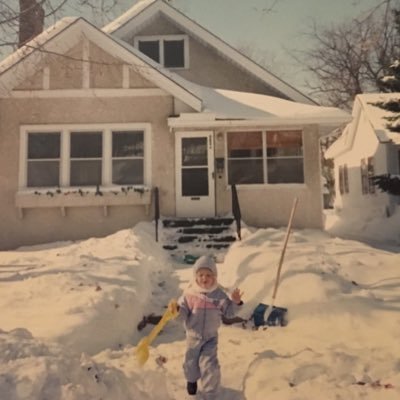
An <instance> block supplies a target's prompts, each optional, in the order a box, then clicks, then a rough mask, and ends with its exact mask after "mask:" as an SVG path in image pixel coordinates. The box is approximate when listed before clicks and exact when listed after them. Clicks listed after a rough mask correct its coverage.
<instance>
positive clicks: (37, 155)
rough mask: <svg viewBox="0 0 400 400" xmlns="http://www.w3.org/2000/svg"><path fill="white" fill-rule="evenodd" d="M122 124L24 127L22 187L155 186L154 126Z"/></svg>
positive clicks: (22, 139) (22, 132) (22, 131)
mask: <svg viewBox="0 0 400 400" xmlns="http://www.w3.org/2000/svg"><path fill="white" fill-rule="evenodd" d="M117 125H119V126H121V128H119V127H117V126H116V125H114V126H107V124H106V126H103V127H102V126H93V127H91V126H89V125H86V126H83V127H79V128H78V129H76V128H73V127H72V126H71V125H69V126H61V127H59V129H57V130H55V129H53V130H50V129H49V131H47V132H46V131H43V130H40V131H39V129H40V128H36V127H34V126H29V127H24V128H22V129H21V134H22V136H21V141H22V142H21V143H22V152H21V174H20V185H19V186H20V188H51V187H52V188H54V187H90V186H91V187H97V186H103V187H107V186H109V187H114V186H119V185H120V186H122V185H128V186H135V185H136V186H138V185H139V186H144V185H146V186H147V185H150V164H151V163H150V148H149V144H150V140H149V135H150V126H149V125H148V124H117ZM130 127H131V128H130ZM24 149H26V150H24Z"/></svg>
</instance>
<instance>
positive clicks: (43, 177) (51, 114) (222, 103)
mask: <svg viewBox="0 0 400 400" xmlns="http://www.w3.org/2000/svg"><path fill="white" fill-rule="evenodd" d="M349 117H350V116H349V115H348V114H347V113H345V112H343V111H340V110H338V109H335V108H328V107H320V106H318V105H317V104H315V103H314V102H313V101H312V100H311V99H310V98H308V97H307V96H305V95H303V94H302V93H300V92H299V91H298V90H296V89H295V88H293V87H292V86H290V85H288V84H287V83H285V82H283V81H282V80H280V79H278V78H277V77H276V76H274V75H273V74H271V73H269V72H268V71H266V70H265V69H264V68H262V67H260V66H259V65H257V64H256V63H254V62H253V61H251V60H250V59H249V58H247V57H246V56H244V55H242V54H240V53H239V52H238V51H237V50H236V49H234V48H233V47H231V46H229V45H228V44H227V43H225V42H224V41H223V40H221V39H219V38H217V37H216V36H215V35H214V34H212V33H211V32H209V31H207V30H206V29H204V28H203V27H201V26H200V25H198V24H197V23H196V22H194V21H193V20H191V19H189V18H188V17H186V16H185V15H183V14H182V13H181V12H179V11H178V10H176V9H175V8H173V7H172V6H171V5H170V4H168V3H166V2H164V1H163V0H143V1H140V2H138V3H136V4H135V5H134V6H133V7H132V8H131V9H130V10H128V11H127V12H126V13H125V14H123V15H122V16H121V17H119V18H117V19H116V20H115V21H113V22H112V23H110V24H109V25H107V26H105V27H104V28H103V29H98V28H97V27H95V26H94V25H92V24H91V23H89V22H88V21H86V20H85V19H84V18H64V19H62V20H60V21H58V22H57V23H56V24H55V25H54V26H52V27H50V28H48V29H47V30H46V31H44V32H43V33H41V34H40V35H39V36H37V37H36V38H35V39H34V40H32V41H31V42H29V43H28V44H27V45H25V46H24V47H21V48H20V49H19V50H17V51H16V52H15V53H13V54H11V55H10V56H9V57H8V58H6V59H5V60H3V62H2V63H1V64H0V171H1V172H0V183H1V186H0V187H1V190H0V205H1V209H2V213H1V216H0V226H1V229H0V248H2V249H10V248H14V247H16V246H20V245H31V244H36V243H45V242H49V241H59V240H78V239H82V238H87V237H92V236H103V235H107V234H109V233H112V232H114V231H116V230H119V229H123V228H127V227H131V226H133V225H134V224H135V223H137V222H139V221H142V220H152V218H153V215H154V214H153V213H154V196H153V195H152V193H153V189H154V188H155V187H157V188H158V189H159V200H160V209H161V214H162V215H163V216H169V217H200V216H224V215H227V214H229V213H231V186H230V185H231V184H233V183H235V184H236V185H237V189H238V194H239V199H240V205H241V210H242V218H243V220H244V221H245V222H246V223H248V224H251V225H255V226H282V225H286V223H287V219H288V215H289V213H290V208H291V205H292V202H293V198H294V197H296V196H297V197H298V198H299V204H300V210H299V212H298V213H297V215H296V218H295V220H294V226H296V227H310V228H320V227H321V226H322V194H321V182H320V179H321V178H320V175H321V174H320V150H319V138H320V137H321V136H322V135H325V134H327V133H329V132H330V131H331V130H332V129H335V128H337V127H338V126H341V125H342V124H344V123H347V122H348V121H349Z"/></svg>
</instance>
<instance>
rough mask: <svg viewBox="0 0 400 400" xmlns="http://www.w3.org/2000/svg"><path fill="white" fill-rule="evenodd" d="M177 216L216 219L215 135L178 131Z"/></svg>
mask: <svg viewBox="0 0 400 400" xmlns="http://www.w3.org/2000/svg"><path fill="white" fill-rule="evenodd" d="M175 139H176V149H175V150H176V215H177V217H213V216H215V187H214V147H213V133H212V132H177V133H176V136H175Z"/></svg>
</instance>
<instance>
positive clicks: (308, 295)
mask: <svg viewBox="0 0 400 400" xmlns="http://www.w3.org/2000/svg"><path fill="white" fill-rule="evenodd" d="M298 210H299V209H298ZM392 218H393V221H394V225H396V224H397V227H398V226H399V223H400V213H398V214H397V215H395V216H393V217H392ZM326 220H327V225H326V227H327V230H326V231H320V230H310V229H304V230H297V229H295V230H292V232H291V235H290V236H289V240H288V246H287V249H286V253H285V257H284V261H283V264H282V273H281V279H280V282H279V286H278V292H277V295H276V299H275V303H274V304H275V305H277V306H281V307H285V308H287V310H288V312H287V315H286V317H287V321H288V324H287V325H286V326H284V327H283V326H274V327H267V329H264V328H265V327H261V328H259V329H258V330H254V329H252V328H253V326H254V324H253V321H252V320H249V321H248V322H247V323H246V324H245V325H244V327H243V326H242V325H241V324H233V325H223V326H221V328H220V330H219V350H218V354H219V360H220V364H221V368H222V385H221V391H220V394H219V397H218V400H246V399H248V400H265V399H269V400H320V399H324V400H337V399H346V400H361V399H362V400H381V399H382V400H397V399H399V398H400V364H399V359H400V347H399V345H398V332H399V328H400V298H399V292H398V287H399V285H400V274H399V253H400V240H399V241H398V242H397V244H393V243H392V244H390V245H389V243H388V242H387V239H388V238H393V236H392V235H393V232H392V231H391V228H390V227H389V224H387V219H386V220H385V224H383V221H380V222H381V232H386V235H383V234H382V236H381V238H380V239H381V240H382V242H381V243H379V244H378V243H376V242H375V243H373V244H372V243H371V244H366V243H365V242H361V241H359V240H354V239H353V240H350V239H345V238H344V237H343V235H340V236H337V235H336V234H335V229H336V233H337V232H339V231H340V230H341V232H342V233H343V234H348V233H349V232H352V233H353V234H355V233H356V231H357V230H358V232H359V233H360V232H362V233H363V235H364V237H365V235H369V236H370V238H373V237H374V232H373V226H372V225H370V228H368V223H369V222H371V223H372V222H373V221H364V222H363V223H362V224H361V223H356V222H354V221H349V220H347V219H344V220H341V221H340V220H338V218H337V216H333V215H330V214H327V215H326ZM375 222H376V221H375ZM382 226H383V228H382ZM233 228H234V227H233ZM165 234H166V233H165V232H164V231H161V232H160V242H158V243H156V242H155V241H154V225H153V224H152V223H149V222H146V223H140V224H138V225H136V226H134V227H132V228H131V229H124V230H121V231H118V232H116V233H114V234H112V235H110V236H107V237H105V238H90V239H88V240H83V241H79V242H57V243H49V244H43V245H40V246H33V247H23V248H19V249H16V250H13V251H7V252H0V316H1V317H0V393H1V399H2V400H44V399H48V400H50V399H51V400H89V399H90V400H94V399H96V400H100V399H103V400H106V399H113V400H132V399H135V400H184V399H185V380H184V377H183V372H182V367H181V366H182V360H183V356H184V352H185V337H184V331H183V328H182V325H181V322H180V321H176V320H175V321H171V322H169V323H168V325H167V326H166V327H165V328H164V329H163V331H162V333H161V334H160V335H159V336H158V337H157V338H156V339H155V341H154V342H153V343H152V345H151V346H150V348H149V349H150V356H149V359H148V360H147V362H146V363H145V365H144V366H142V367H141V366H139V364H138V362H137V359H136V357H135V349H136V345H137V343H138V342H139V340H140V339H141V338H143V337H145V336H146V335H148V334H149V332H150V330H151V329H152V327H153V326H152V325H147V326H146V327H145V328H144V329H143V330H141V331H139V330H138V329H137V325H138V323H139V322H140V321H141V320H142V317H143V316H144V315H148V314H149V313H155V314H156V315H160V314H162V313H163V312H164V310H165V306H166V304H168V302H169V300H171V299H173V298H177V297H178V296H179V295H180V294H181V293H182V290H183V289H184V288H185V287H186V286H187V284H188V282H189V281H190V280H191V279H192V276H193V273H192V268H193V267H192V266H191V265H187V264H184V263H183V262H182V253H180V254H179V253H177V254H175V256H174V257H171V256H170V254H169V253H167V252H166V251H165V250H163V249H162V247H161V246H162V243H163V238H164V235H165ZM285 234H286V229H285V228H281V229H273V228H268V229H256V228H253V227H250V226H245V227H244V228H243V230H242V240H241V241H237V242H236V243H234V244H233V245H232V246H231V247H230V249H229V250H228V252H227V253H225V254H222V253H219V254H215V253H213V254H212V255H215V256H216V258H217V261H218V263H217V269H218V280H219V283H220V284H221V285H222V286H223V287H224V288H225V290H227V292H228V293H229V292H231V291H232V290H233V289H234V288H235V287H239V288H240V289H241V290H242V291H243V292H244V294H243V300H244V305H243V307H242V310H241V311H240V314H239V315H240V316H241V317H242V318H244V319H246V320H247V319H249V318H250V316H251V313H252V311H253V310H254V308H255V306H256V305H257V304H259V303H261V302H262V303H265V304H271V301H272V292H273V287H274V285H275V279H276V272H277V266H278V261H279V259H280V256H281V253H282V249H283V243H284V238H285ZM187 246H188V247H187V248H186V251H187V252H189V253H191V254H196V253H195V251H196V250H195V248H193V247H192V248H191V246H192V245H190V244H188V245H187ZM197 251H199V250H198V249H197ZM268 313H269V312H268V310H267V314H266V315H268ZM200 393H201V386H200ZM196 399H197V400H200V399H201V395H199V396H198V397H196Z"/></svg>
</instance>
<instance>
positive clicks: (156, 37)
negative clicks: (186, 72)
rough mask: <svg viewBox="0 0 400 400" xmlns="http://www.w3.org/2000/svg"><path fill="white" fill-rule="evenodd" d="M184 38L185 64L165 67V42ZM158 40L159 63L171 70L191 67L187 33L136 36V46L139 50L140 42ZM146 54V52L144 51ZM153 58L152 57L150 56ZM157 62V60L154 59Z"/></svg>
mask: <svg viewBox="0 0 400 400" xmlns="http://www.w3.org/2000/svg"><path fill="white" fill-rule="evenodd" d="M178 40H183V66H182V67H165V54H164V42H165V41H178ZM141 41H143V42H156V41H158V51H159V54H160V62H159V63H158V64H160V65H162V66H163V67H165V68H168V69H171V70H179V69H188V68H189V36H188V35H185V34H176V35H146V36H136V37H135V38H134V47H135V48H136V49H138V50H139V42H141ZM143 54H144V53H143ZM146 57H148V56H146ZM149 58H151V57H149ZM153 61H154V60H153ZM154 62H157V61H154Z"/></svg>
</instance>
